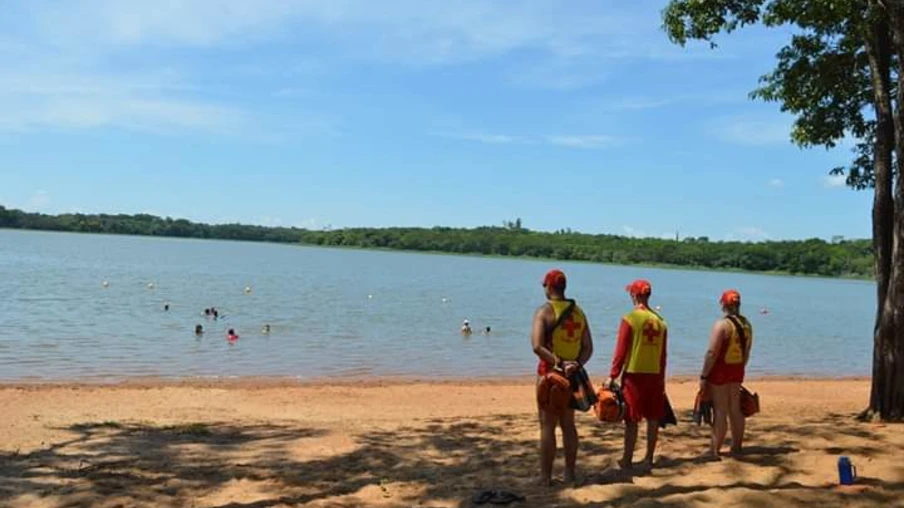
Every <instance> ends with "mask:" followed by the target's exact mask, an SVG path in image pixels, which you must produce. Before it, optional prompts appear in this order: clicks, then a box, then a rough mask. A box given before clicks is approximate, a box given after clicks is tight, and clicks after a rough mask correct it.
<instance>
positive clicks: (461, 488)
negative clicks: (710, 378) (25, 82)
mask: <svg viewBox="0 0 904 508" xmlns="http://www.w3.org/2000/svg"><path fill="white" fill-rule="evenodd" d="M532 383H533V381H532V380H530V379H515V380H504V381H497V382H493V383H484V384H481V383H478V382H475V381H468V382H462V381H452V380H447V381H441V382H423V381H412V380H388V379H384V380H373V379H372V380H366V381H365V380H362V381H360V382H347V383H342V384H336V383H334V382H330V381H319V382H314V383H311V382H309V383H298V382H292V381H288V380H266V379H238V380H231V381H203V382H202V381H159V380H138V381H132V382H126V383H120V384H112V385H96V384H95V385H90V384H76V383H72V384H37V385H25V384H20V385H13V384H6V385H2V386H0V407H2V408H3V409H2V411H0V506H9V507H13V508H18V507H26V506H27V507H80V506H85V507H88V506H91V507H101V508H104V507H116V506H123V507H132V506H138V507H151V506H153V507H163V506H167V507H169V506H185V507H190V506H197V507H231V508H250V507H254V508H263V507H282V506H312V507H334V506H378V507H411V506H430V507H434V506H435V507H465V506H472V497H473V496H474V495H475V494H476V493H477V492H479V491H481V490H483V489H504V490H509V491H512V492H516V493H518V494H521V495H524V496H526V497H527V500H526V501H524V502H520V503H514V504H512V505H510V506H531V507H534V506H536V507H546V506H563V507H571V506H656V507H665V506H735V505H737V506H811V505H820V506H878V505H883V506H904V432H902V430H904V427H902V426H895V425H887V426H886V425H878V424H866V423H858V422H856V421H855V420H854V415H855V414H856V413H857V412H858V411H859V410H860V409H862V408H863V407H864V406H865V403H866V401H867V398H868V393H869V383H868V381H866V380H862V379H845V380H802V379H787V378H786V379H761V380H752V381H750V382H748V383H746V385H747V386H748V388H750V389H752V390H754V391H757V392H758V393H759V394H760V397H761V408H762V413H761V414H759V415H756V416H755V417H753V418H751V419H750V420H749V421H748V438H747V443H746V444H747V447H748V448H747V454H746V455H745V456H744V457H741V458H738V459H734V458H727V457H726V458H725V459H723V460H722V461H721V462H716V463H705V464H701V463H697V462H696V461H695V459H696V458H697V457H699V456H700V455H701V454H702V453H703V452H704V451H705V450H706V447H707V442H708V436H709V428H708V427H705V426H702V427H698V426H696V425H694V424H693V423H692V422H690V409H691V405H692V402H693V397H694V394H695V392H696V383H695V382H694V381H692V380H672V381H671V382H670V383H669V385H668V392H669V397H670V399H671V401H672V404H673V406H674V408H675V410H676V413H677V414H678V416H679V420H680V421H679V425H678V426H677V427H669V428H668V429H666V430H665V431H664V432H663V433H662V437H661V445H660V447H659V453H658V463H657V467H656V468H655V469H654V470H653V471H652V472H651V473H649V474H639V473H638V474H634V475H628V474H623V473H621V472H619V471H617V470H616V469H615V460H616V458H617V457H618V454H619V453H620V448H621V439H622V428H621V426H618V425H602V424H597V423H596V422H595V421H594V419H593V416H592V414H591V413H586V414H579V415H578V425H579V432H580V435H581V440H582V441H581V449H580V455H579V469H580V470H579V474H580V475H581V476H582V477H583V480H584V483H583V485H581V486H578V487H575V488H571V487H566V486H564V485H559V486H556V487H554V488H545V489H544V488H538V487H535V486H534V485H533V483H534V480H535V478H536V474H537V467H538V461H537V434H538V431H537V426H536V409H535V404H534V398H533V397H534V392H533V384H532ZM642 439H643V433H641V440H642ZM642 454H643V449H642V441H641V444H640V449H639V450H638V452H637V454H636V457H635V458H636V460H640V459H641V457H642ZM839 455H847V456H849V457H851V459H852V461H853V462H854V464H855V465H856V466H857V469H858V473H859V475H860V479H859V481H858V483H857V485H855V486H853V487H850V488H847V489H840V488H837V486H836V485H835V482H837V475H838V474H837V467H836V461H837V459H838V456H839ZM555 471H556V475H557V476H559V477H561V473H562V458H561V449H560V450H559V458H558V459H557V462H556V470H555ZM485 506H492V505H485Z"/></svg>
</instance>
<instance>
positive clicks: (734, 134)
mask: <svg viewBox="0 0 904 508" xmlns="http://www.w3.org/2000/svg"><path fill="white" fill-rule="evenodd" d="M707 131H708V133H709V134H710V135H711V136H714V137H716V138H719V139H721V140H723V141H727V142H729V143H735V144H739V145H751V146H762V145H772V144H781V143H785V144H788V143H790V142H791V120H789V119H787V118H759V117H734V118H722V119H717V120H714V121H712V122H710V123H709V125H708V126H707Z"/></svg>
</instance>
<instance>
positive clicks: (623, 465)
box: [618, 459, 634, 471]
mask: <svg viewBox="0 0 904 508" xmlns="http://www.w3.org/2000/svg"><path fill="white" fill-rule="evenodd" d="M618 467H620V468H621V469H623V470H625V471H628V470H630V469H633V468H634V464H632V463H631V461H629V460H625V459H621V460H620V461H618Z"/></svg>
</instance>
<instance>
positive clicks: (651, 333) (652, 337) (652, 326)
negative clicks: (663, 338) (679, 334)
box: [643, 319, 660, 344]
mask: <svg viewBox="0 0 904 508" xmlns="http://www.w3.org/2000/svg"><path fill="white" fill-rule="evenodd" d="M659 335H660V330H659V323H657V322H656V321H654V320H652V319H651V320H649V321H647V322H645V323H644V324H643V336H644V338H646V339H647V343H648V344H653V343H654V342H656V339H657V338H659Z"/></svg>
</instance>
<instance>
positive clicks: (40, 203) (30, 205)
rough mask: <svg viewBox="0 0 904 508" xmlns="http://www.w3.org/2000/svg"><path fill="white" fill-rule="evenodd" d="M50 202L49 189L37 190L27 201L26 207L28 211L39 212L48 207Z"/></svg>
mask: <svg viewBox="0 0 904 508" xmlns="http://www.w3.org/2000/svg"><path fill="white" fill-rule="evenodd" d="M49 204H50V194H48V193H47V191H45V190H43V189H40V190H37V191H35V193H34V194H32V196H31V197H30V198H28V201H26V202H25V206H24V209H25V211H27V212H37V211H41V210H43V209H45V208H47V205H49Z"/></svg>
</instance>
